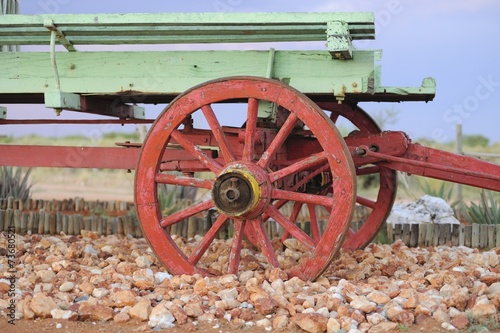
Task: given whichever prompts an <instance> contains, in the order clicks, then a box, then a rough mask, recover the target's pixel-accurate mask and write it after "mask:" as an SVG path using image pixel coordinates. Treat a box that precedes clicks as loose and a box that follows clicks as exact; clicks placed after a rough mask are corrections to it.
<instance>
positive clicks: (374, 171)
mask: <svg viewBox="0 0 500 333" xmlns="http://www.w3.org/2000/svg"><path fill="white" fill-rule="evenodd" d="M318 105H319V107H321V108H322V109H323V110H325V111H329V112H331V113H330V119H332V121H333V122H334V123H336V122H337V121H338V119H339V118H340V117H342V118H345V119H346V120H347V121H349V122H350V123H352V124H353V125H354V126H356V128H357V130H358V131H360V132H361V133H366V134H378V133H380V132H382V130H381V129H380V127H379V126H378V125H377V123H376V122H375V121H374V120H373V119H372V118H371V117H370V115H369V114H368V113H366V111H364V110H363V109H361V108H360V107H359V106H357V105H350V104H348V103H343V104H341V105H339V104H338V103H335V102H327V103H318ZM356 173H357V175H358V177H359V176H364V175H370V174H371V175H378V192H377V196H376V198H373V199H371V198H365V197H363V196H360V195H357V197H356V202H357V203H358V204H359V205H361V206H364V207H367V208H368V210H369V213H368V216H367V218H366V220H365V222H364V223H363V225H362V226H361V228H359V229H358V230H357V231H353V230H352V229H351V230H349V233H348V236H347V240H346V241H345V243H344V245H343V248H346V249H351V250H355V249H360V248H364V247H365V246H366V245H368V244H369V243H370V242H371V241H372V240H373V238H375V236H376V235H377V233H378V232H379V230H380V228H381V227H382V225H383V223H384V222H385V220H386V219H387V217H388V216H389V214H390V212H391V209H392V206H393V204H394V200H395V198H396V192H397V173H396V171H394V170H391V169H388V168H383V167H378V166H363V167H359V168H356ZM360 183H361V182H359V180H358V185H359V184H360Z"/></svg>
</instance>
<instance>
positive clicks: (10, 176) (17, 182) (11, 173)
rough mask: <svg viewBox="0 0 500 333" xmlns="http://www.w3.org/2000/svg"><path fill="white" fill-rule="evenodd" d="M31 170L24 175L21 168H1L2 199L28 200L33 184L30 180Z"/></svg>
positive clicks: (0, 188) (0, 191)
mask: <svg viewBox="0 0 500 333" xmlns="http://www.w3.org/2000/svg"><path fill="white" fill-rule="evenodd" d="M30 173H31V169H28V171H26V173H24V174H23V170H22V169H21V168H17V169H14V168H13V167H6V166H3V167H1V168H0V198H9V197H13V198H14V199H19V200H22V201H26V200H28V198H29V197H30V190H31V186H32V183H31V182H30V180H29V177H30Z"/></svg>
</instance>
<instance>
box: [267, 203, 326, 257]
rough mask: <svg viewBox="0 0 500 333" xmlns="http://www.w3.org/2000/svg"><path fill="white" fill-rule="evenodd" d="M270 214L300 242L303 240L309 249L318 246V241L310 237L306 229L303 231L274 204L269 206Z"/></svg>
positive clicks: (311, 249)
mask: <svg viewBox="0 0 500 333" xmlns="http://www.w3.org/2000/svg"><path fill="white" fill-rule="evenodd" d="M267 211H268V214H269V216H271V217H272V218H273V219H274V220H275V221H276V222H278V223H279V224H280V225H281V226H282V227H283V228H285V230H286V231H288V232H289V233H290V234H291V235H292V236H293V237H295V238H296V239H297V240H298V241H299V242H301V243H302V244H303V245H304V246H305V247H307V249H308V250H309V251H313V250H314V248H315V247H316V241H314V240H313V239H312V238H311V237H309V236H308V235H307V234H306V233H305V232H304V231H302V230H301V229H300V228H299V227H298V226H297V225H295V223H294V221H290V220H288V219H287V218H286V217H285V216H283V214H281V212H280V211H279V210H277V209H276V208H275V207H273V206H269V207H268V208H267Z"/></svg>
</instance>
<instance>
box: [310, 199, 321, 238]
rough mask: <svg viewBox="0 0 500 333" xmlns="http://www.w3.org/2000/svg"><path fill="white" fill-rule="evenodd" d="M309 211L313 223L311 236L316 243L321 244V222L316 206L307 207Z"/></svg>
mask: <svg viewBox="0 0 500 333" xmlns="http://www.w3.org/2000/svg"><path fill="white" fill-rule="evenodd" d="M307 210H308V211H309V220H310V222H311V234H312V236H313V239H314V240H315V241H316V242H319V240H320V238H321V231H320V227H319V221H318V218H317V216H316V206H314V205H307Z"/></svg>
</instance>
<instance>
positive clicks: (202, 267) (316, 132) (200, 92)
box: [135, 77, 356, 279]
mask: <svg viewBox="0 0 500 333" xmlns="http://www.w3.org/2000/svg"><path fill="white" fill-rule="evenodd" d="M235 101H237V102H244V103H246V107H245V108H243V110H241V111H242V113H243V114H244V119H245V120H246V123H245V131H244V135H243V137H239V136H238V135H236V137H235V136H232V135H231V130H228V129H227V128H226V127H224V126H223V125H221V122H222V121H225V120H226V119H228V118H231V117H233V116H234V113H235V112H237V111H238V109H236V108H235V109H234V110H233V109H231V108H229V109H230V110H229V111H224V112H225V114H223V115H221V114H220V113H216V112H215V111H214V110H215V109H217V108H218V107H219V103H221V102H222V103H224V102H231V103H232V102H235ZM261 101H267V102H271V103H274V105H276V106H279V107H280V108H281V109H282V110H286V111H285V112H286V117H285V119H284V120H283V123H282V124H281V125H280V126H279V128H272V127H271V128H267V129H265V130H261V126H260V124H258V113H259V104H260V102H261ZM231 105H232V104H231ZM225 106H227V105H225ZM226 109H227V108H226ZM194 113H197V116H198V114H201V115H202V116H203V118H204V120H205V121H206V123H207V124H208V125H209V129H210V133H211V135H212V136H213V138H214V142H206V141H204V140H205V139H204V136H203V135H200V136H199V138H198V137H197V136H196V134H197V133H203V131H198V130H196V129H193V126H192V123H191V120H190V119H191V116H192V115H193V114H194ZM300 127H302V128H304V127H305V128H307V131H308V132H309V133H312V137H311V139H312V140H314V141H315V142H317V143H318V144H319V146H320V148H321V151H319V152H316V153H314V154H312V155H309V156H307V157H304V158H302V159H299V160H293V161H288V160H286V161H284V167H281V168H277V165H278V164H279V163H278V162H279V161H283V160H282V156H283V154H285V155H286V149H287V147H286V143H285V142H286V141H287V140H288V139H289V138H290V137H291V136H293V135H294V134H295V131H297V128H300ZM172 144H175V145H176V146H177V147H181V148H182V149H183V151H184V152H186V153H187V155H189V157H190V159H189V160H188V159H186V158H185V157H183V158H182V159H181V158H179V159H178V160H176V158H175V157H172V158H169V151H168V149H169V148H170V147H171V146H172ZM206 146H209V147H206ZM214 149H215V151H218V154H213V153H209V152H213V151H214ZM297 149H300V147H297ZM166 150H167V151H166ZM172 163H174V164H176V165H178V166H180V168H181V171H183V172H189V173H191V172H193V171H202V170H207V171H210V172H211V175H212V176H211V177H209V179H207V177H206V176H205V177H197V176H196V174H195V176H193V177H187V176H177V175H172V174H167V173H165V172H163V170H167V169H169V168H168V166H171V165H172ZM282 166H283V165H282ZM319 167H321V168H323V169H325V170H324V171H326V172H328V173H329V174H331V175H332V186H331V188H332V196H331V197H327V196H322V195H318V194H309V193H304V192H300V191H298V188H297V187H294V186H288V187H287V186H286V185H283V184H285V183H286V182H285V181H284V180H285V179H288V177H290V176H293V175H295V174H296V173H298V172H300V171H304V172H305V173H306V174H307V173H309V174H310V176H306V177H305V178H306V180H307V178H308V177H309V178H310V177H313V176H314V175H315V174H317V172H315V170H317V169H318V168H319ZM355 181H356V180H355V171H354V165H353V162H352V158H351V156H350V153H349V151H348V149H347V147H346V145H345V143H344V141H343V139H342V137H341V135H340V134H339V132H338V131H337V129H336V128H335V126H334V124H333V122H332V121H331V120H330V119H329V118H328V117H327V116H326V115H325V113H324V112H323V111H322V110H321V109H320V108H319V107H318V106H317V105H316V104H314V103H313V102H312V101H311V100H310V99H309V98H307V97H306V96H305V95H303V94H302V93H300V92H298V91H296V90H295V89H293V88H291V87H289V86H288V85H285V84H283V83H281V82H279V81H275V80H268V79H262V78H253V77H234V78H224V79H220V80H215V81H211V82H208V83H205V84H202V85H199V86H197V87H194V88H192V89H191V90H188V91H187V92H185V93H183V94H182V95H180V96H178V97H177V98H176V99H175V100H174V101H172V102H171V103H170V104H169V106H168V107H167V108H166V109H165V110H164V111H163V112H162V114H161V115H160V116H159V117H158V119H157V120H156V121H155V123H154V124H153V125H152V127H151V129H150V131H149V133H148V136H147V137H146V140H145V142H144V145H143V148H142V152H141V155H140V158H139V164H138V168H137V173H136V179H135V202H136V208H137V213H138V217H139V220H140V223H141V228H142V230H143V233H144V235H145V236H146V238H147V239H148V241H149V243H150V245H151V248H152V249H153V251H154V252H155V253H156V255H157V257H158V258H159V259H160V260H161V261H162V262H163V263H164V264H165V265H166V266H167V268H168V269H169V270H170V271H171V272H172V273H174V274H195V273H200V274H203V275H207V274H208V272H209V271H210V267H206V264H205V263H204V262H203V261H202V260H200V259H202V257H203V256H204V255H205V254H206V253H207V252H208V250H209V248H210V246H211V244H213V242H214V239H215V237H216V235H217V234H218V232H219V230H220V229H221V227H222V226H223V225H224V224H225V223H228V222H229V223H233V226H234V235H233V238H232V245H231V248H230V253H229V255H228V260H227V266H226V271H227V272H228V273H237V272H238V269H239V265H240V257H241V252H242V239H243V234H244V230H245V226H247V225H251V228H250V229H251V230H253V231H254V233H255V235H254V236H255V237H256V239H257V241H258V244H259V248H260V250H261V251H262V254H263V255H264V256H265V258H266V259H267V263H268V265H269V266H270V267H282V268H284V269H286V271H287V272H288V273H289V275H290V276H298V277H300V278H302V279H315V278H317V277H318V276H319V275H320V274H321V273H322V272H323V271H324V270H325V269H326V268H327V266H328V265H329V263H330V262H331V260H332V259H333V258H334V257H335V255H336V254H337V253H338V251H339V250H340V247H341V245H342V243H343V241H344V237H345V235H346V233H347V230H348V227H349V222H350V220H351V216H352V212H353V207H354V202H355V198H356V195H355V191H356V188H355ZM159 184H172V185H182V186H193V187H197V188H200V189H206V190H208V191H209V192H210V194H211V197H210V198H208V199H205V200H201V201H200V202H198V203H195V204H194V205H192V206H190V207H188V208H184V209H181V210H180V211H178V212H176V213H174V214H172V215H169V216H162V214H161V211H160V207H159V203H158V198H157V187H158V185H159ZM279 200H290V201H295V202H302V203H305V204H313V205H321V206H324V207H326V208H327V209H328V211H329V212H330V215H329V219H328V222H327V225H326V228H325V232H324V233H323V235H322V236H321V237H320V238H319V239H317V238H316V237H310V236H309V235H307V234H306V233H304V232H303V231H302V230H300V229H299V228H298V227H297V226H296V225H295V224H294V223H293V222H291V221H290V219H289V218H287V217H286V216H284V215H283V214H282V213H281V212H280V211H279V210H278V209H277V208H276V207H275V206H274V205H273V204H272V203H273V202H276V201H279ZM212 208H216V209H217V210H218V211H219V216H218V217H217V219H216V221H215V222H214V224H213V225H212V227H211V228H210V229H209V230H208V232H207V233H206V234H205V235H204V236H203V238H202V239H201V241H199V243H198V244H197V245H196V246H195V248H194V249H192V250H189V251H187V250H186V249H184V248H182V247H181V246H178V244H177V243H176V242H175V240H174V239H173V238H172V236H171V235H170V234H169V233H168V227H170V226H173V225H175V224H177V223H180V222H181V221H183V220H184V219H186V218H189V217H191V216H194V215H196V214H199V213H202V212H206V211H207V210H209V209H212ZM267 217H271V218H273V219H274V221H276V222H277V223H278V224H280V225H281V226H282V227H283V228H284V229H285V230H287V231H288V232H289V233H290V234H291V235H292V236H293V237H295V238H296V239H297V240H298V241H299V242H300V243H301V245H302V246H303V247H304V248H305V249H306V252H307V253H306V254H305V255H304V256H302V258H301V259H300V260H298V261H297V262H295V263H294V264H293V265H290V262H289V261H288V262H286V264H285V263H284V261H283V260H282V259H283V257H282V256H279V255H277V254H276V253H275V250H274V248H273V244H272V242H271V240H270V239H269V237H268V236H267V234H266V232H265V229H264V226H263V224H264V222H265V219H266V218H267Z"/></svg>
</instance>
